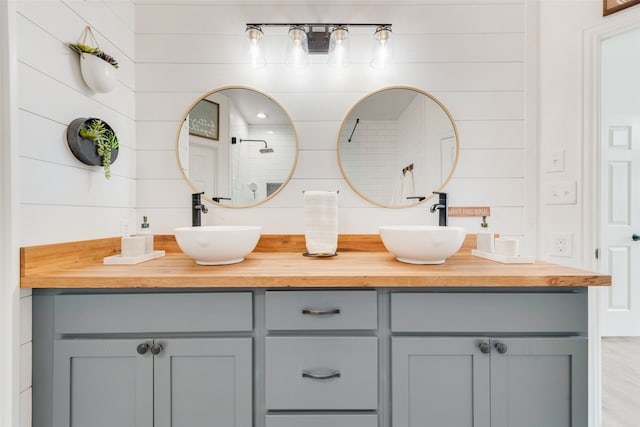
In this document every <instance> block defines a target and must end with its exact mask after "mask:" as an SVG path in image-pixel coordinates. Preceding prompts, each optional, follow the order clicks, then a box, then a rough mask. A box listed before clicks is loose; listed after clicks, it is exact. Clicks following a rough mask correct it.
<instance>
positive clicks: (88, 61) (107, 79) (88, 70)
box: [80, 53, 118, 93]
mask: <svg viewBox="0 0 640 427" xmlns="http://www.w3.org/2000/svg"><path fill="white" fill-rule="evenodd" d="M116 71H117V68H115V67H114V66H113V65H111V64H109V63H108V62H107V61H105V60H103V59H102V58H99V57H97V56H95V55H91V54H88V53H83V54H81V55H80V72H81V73H82V78H83V79H84V82H85V83H86V84H87V86H89V88H91V89H92V90H93V91H95V92H100V93H107V92H111V91H112V90H113V88H115V87H116V83H117V81H118V79H117V74H116Z"/></svg>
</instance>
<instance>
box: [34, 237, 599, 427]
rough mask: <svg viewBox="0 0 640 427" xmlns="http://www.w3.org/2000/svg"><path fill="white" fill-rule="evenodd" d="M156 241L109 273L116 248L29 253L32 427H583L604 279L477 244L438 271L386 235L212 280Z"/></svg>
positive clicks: (276, 240)
mask: <svg viewBox="0 0 640 427" xmlns="http://www.w3.org/2000/svg"><path fill="white" fill-rule="evenodd" d="M156 241H157V242H159V244H160V245H163V247H162V248H161V249H164V250H166V251H167V256H166V257H164V258H161V259H157V260H153V261H149V262H146V263H143V264H139V265H134V266H105V265H102V264H101V263H100V261H101V259H102V257H103V256H108V255H112V253H109V251H111V250H112V249H110V248H111V246H113V247H114V248H117V247H118V242H117V239H113V241H111V239H105V240H101V241H93V242H78V243H74V244H63V245H60V246H59V245H52V246H53V247H34V248H24V249H23V253H22V255H23V256H22V261H23V262H22V272H23V274H22V287H32V288H37V289H34V291H33V313H34V314H33V316H34V319H33V324H34V326H33V327H34V331H33V336H34V341H33V360H34V362H33V373H34V381H33V384H34V386H33V404H34V410H33V416H34V421H33V425H34V426H36V427H37V426H51V425H53V426H55V427H57V426H69V425H73V426H91V427H101V426H109V427H111V426H115V425H117V426H133V425H135V426H205V425H206V426H225V427H228V426H232V427H236V426H237V427H250V426H254V427H329V426H331V427H376V426H379V427H391V426H393V427H408V426H418V425H425V420H429V425H433V426H453V425H455V426H475V427H478V426H482V427H489V426H492V427H493V426H511V427H512V426H573V427H582V426H585V425H587V390H588V385H587V377H588V370H587V340H588V336H587V317H588V315H587V288H588V286H607V285H610V283H611V278H610V276H606V275H600V274H596V273H592V272H587V271H583V270H578V269H573V268H568V267H562V266H557V265H552V264H547V263H542V262H536V263H535V264H523V265H504V264H499V263H495V262H492V261H488V260H484V259H480V258H475V257H472V256H471V255H470V253H469V248H470V247H472V246H473V245H474V242H473V241H472V239H471V240H470V241H469V242H467V243H466V244H465V246H463V249H462V250H461V251H460V252H459V253H458V254H456V255H454V256H452V257H451V258H449V259H448V260H447V262H446V263H445V264H444V265H435V266H434V265H408V264H402V263H400V262H397V261H396V260H395V259H394V258H393V256H392V255H391V254H389V253H388V252H386V251H384V249H383V248H382V245H381V244H380V242H379V238H378V236H341V240H340V250H339V255H338V256H336V257H332V258H325V259H310V258H307V257H303V256H302V255H301V254H302V252H304V249H303V246H301V242H302V245H304V237H302V238H300V236H263V238H262V240H261V243H259V246H258V248H257V249H256V251H255V252H253V253H252V254H250V255H249V256H248V257H247V258H246V260H245V261H244V262H243V263H240V264H235V265H228V266H216V267H205V266H198V265H196V264H195V263H194V262H193V260H191V259H190V258H187V257H186V256H185V255H184V254H182V253H180V252H179V251H177V250H175V249H176V248H175V242H172V240H171V237H170V236H164V237H161V238H160V239H157V240H156ZM65 245H66V246H65ZM69 245H81V246H83V247H84V248H85V250H83V251H78V250H74V251H72V252H67V251H64V250H62V249H63V248H64V247H67V249H69V247H70V246H69ZM75 249H78V247H77V246H76V247H75ZM52 253H57V254H58V256H57V258H56V259H57V261H56V262H53V261H52V259H51V254H52ZM79 253H80V254H81V255H78V254H79ZM47 260H49V261H47ZM52 420H53V422H52Z"/></svg>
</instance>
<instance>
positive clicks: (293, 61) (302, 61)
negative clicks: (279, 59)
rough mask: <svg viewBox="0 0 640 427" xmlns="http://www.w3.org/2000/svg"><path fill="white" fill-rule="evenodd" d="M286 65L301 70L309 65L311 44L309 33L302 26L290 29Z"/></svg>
mask: <svg viewBox="0 0 640 427" xmlns="http://www.w3.org/2000/svg"><path fill="white" fill-rule="evenodd" d="M286 58H287V59H286V63H287V65H290V66H292V67H295V68H301V67H304V66H306V65H307V64H308V63H309V44H308V42H307V33H305V31H304V27H302V26H301V25H294V26H292V27H291V28H289V39H288V40H287V54H286Z"/></svg>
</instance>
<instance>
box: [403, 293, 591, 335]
mask: <svg viewBox="0 0 640 427" xmlns="http://www.w3.org/2000/svg"><path fill="white" fill-rule="evenodd" d="M586 329H587V293H586V292H584V293H522V294H506V293H426V292H425V293H394V294H392V295H391V330H392V331H393V332H431V333H441V332H481V333H495V332H506V333H563V334H574V333H576V334H584V333H586Z"/></svg>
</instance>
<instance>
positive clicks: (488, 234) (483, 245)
mask: <svg viewBox="0 0 640 427" xmlns="http://www.w3.org/2000/svg"><path fill="white" fill-rule="evenodd" d="M480 227H482V231H480V232H479V233H478V234H476V239H477V241H476V248H477V249H478V250H479V251H481V252H487V253H493V252H494V251H495V248H494V237H495V236H494V234H493V231H491V230H489V224H488V223H487V217H486V216H483V217H482V222H481V223H480Z"/></svg>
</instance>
